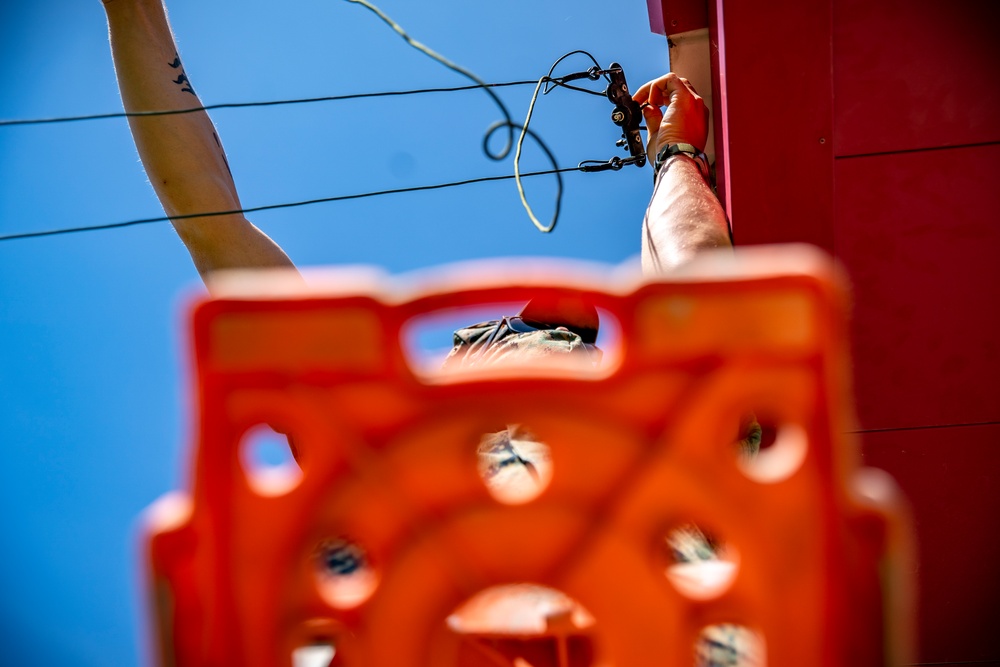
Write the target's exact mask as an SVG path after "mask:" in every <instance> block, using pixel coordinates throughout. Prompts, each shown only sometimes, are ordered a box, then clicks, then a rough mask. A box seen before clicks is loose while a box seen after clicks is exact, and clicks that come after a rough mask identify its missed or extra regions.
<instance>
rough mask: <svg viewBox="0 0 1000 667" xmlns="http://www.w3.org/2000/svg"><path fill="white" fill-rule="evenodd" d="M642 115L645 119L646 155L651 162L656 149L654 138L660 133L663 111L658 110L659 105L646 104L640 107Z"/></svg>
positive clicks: (651, 162)
mask: <svg viewBox="0 0 1000 667" xmlns="http://www.w3.org/2000/svg"><path fill="white" fill-rule="evenodd" d="M642 117H643V119H644V120H645V121H646V155H647V156H649V164H653V158H655V157H656V150H657V142H656V139H657V136H658V135H659V133H660V122H661V121H663V112H662V111H660V107H658V106H654V105H652V104H648V105H646V106H644V107H643V108H642Z"/></svg>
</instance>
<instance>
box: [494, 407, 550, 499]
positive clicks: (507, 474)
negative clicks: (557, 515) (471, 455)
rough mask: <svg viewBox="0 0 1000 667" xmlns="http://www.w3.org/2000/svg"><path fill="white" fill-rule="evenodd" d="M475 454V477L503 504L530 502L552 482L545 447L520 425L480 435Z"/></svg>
mask: <svg viewBox="0 0 1000 667" xmlns="http://www.w3.org/2000/svg"><path fill="white" fill-rule="evenodd" d="M477 453H478V458H479V476H480V477H482V479H483V482H484V483H485V484H486V488H487V490H488V491H489V492H490V495H491V496H493V497H494V498H496V499H497V500H499V501H500V502H502V503H504V504H507V505H520V504H523V503H527V502H530V501H532V500H534V499H535V498H537V497H538V496H539V495H541V493H542V492H543V491H545V489H546V488H547V487H548V485H549V482H551V481H552V454H551V451H550V449H549V446H548V445H546V444H545V443H544V442H541V441H540V440H539V439H538V437H537V436H535V435H534V434H533V433H532V432H531V431H529V430H528V429H526V428H524V427H523V426H520V425H516V424H515V425H510V426H508V427H507V428H506V429H505V430H502V431H497V432H496V433H487V434H485V435H483V437H482V439H481V440H480V442H479V448H478V450H477Z"/></svg>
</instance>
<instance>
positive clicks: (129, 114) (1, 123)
mask: <svg viewBox="0 0 1000 667" xmlns="http://www.w3.org/2000/svg"><path fill="white" fill-rule="evenodd" d="M556 81H558V79H557V80H556ZM536 83H537V81H535V80H532V81H503V82H499V83H482V84H479V83H477V84H476V85H468V86H451V87H445V88H418V89H415V90H389V91H382V92H375V93H349V94H346V95H326V96H323V97H302V98H296V99H289V100H267V101H262V102H224V103H219V104H206V105H205V106H197V107H190V108H188V109H162V110H158V111H119V112H116V113H99V114H89V115H84V116H60V117H54V118H23V119H15V120H0V127H12V126H15V125H46V124H53V123H74V122H78V121H88V120H106V119H110V118H142V117H147V116H176V115H180V114H189V113H196V112H198V111H213V110H215V109H242V108H246V107H273V106H280V105H285V104H312V103H315V102H340V101H343V100H360V99H367V98H371V97H399V96H403V95H422V94H424V93H454V92H459V91H463V90H478V89H480V88H504V87H508V86H526V85H531V86H534V85H535V84H536ZM565 87H566V88H572V89H573V90H583V91H584V92H590V91H586V90H585V89H577V88H575V87H573V86H565Z"/></svg>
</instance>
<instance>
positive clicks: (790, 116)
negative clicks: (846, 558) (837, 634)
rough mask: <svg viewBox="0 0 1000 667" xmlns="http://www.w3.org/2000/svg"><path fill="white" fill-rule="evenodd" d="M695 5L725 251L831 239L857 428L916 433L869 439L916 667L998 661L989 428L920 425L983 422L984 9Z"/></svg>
mask: <svg viewBox="0 0 1000 667" xmlns="http://www.w3.org/2000/svg"><path fill="white" fill-rule="evenodd" d="M669 5H670V0H664V1H663V8H661V12H662V13H663V15H664V16H665V15H666V9H665V8H666V7H668V6H669ZM708 6H709V10H710V21H711V25H710V31H711V34H712V44H713V48H712V57H713V71H714V74H715V77H714V78H715V80H714V81H713V96H714V100H715V106H716V108H715V119H714V122H715V136H716V137H717V140H716V150H717V153H718V162H717V165H716V170H717V174H718V175H719V179H720V184H719V194H720V198H721V199H722V200H723V203H724V205H725V206H726V209H727V211H728V212H729V215H730V218H731V220H732V225H733V232H734V236H735V239H736V241H737V243H738V244H741V245H746V244H754V243H767V242H786V241H791V240H801V241H807V242H811V243H815V244H817V245H820V246H822V247H824V248H828V249H832V250H834V251H835V252H836V254H837V255H838V257H839V258H840V259H841V260H842V261H843V262H844V264H845V265H846V267H847V269H848V271H849V274H850V276H851V279H852V282H853V284H854V294H855V302H856V306H855V310H854V318H853V322H852V327H853V347H854V371H855V388H856V394H857V398H858V412H859V416H860V419H861V423H862V425H863V427H865V428H868V429H872V428H899V427H922V428H918V429H916V430H906V431H894V432H892V433H879V434H872V435H869V436H866V442H867V443H868V448H867V452H868V455H869V456H868V460H869V462H872V463H874V464H876V465H879V466H882V467H884V468H886V469H888V470H890V471H891V472H893V473H894V474H895V475H896V476H897V478H898V479H900V481H901V482H902V484H903V486H904V489H905V490H906V491H907V492H908V493H909V495H910V497H911V499H912V501H913V505H914V511H915V516H916V519H917V529H918V539H919V540H920V544H921V557H922V563H921V565H920V570H919V574H920V589H921V591H922V592H921V602H922V606H921V608H920V614H921V619H922V630H921V635H920V642H921V653H920V655H919V656H918V662H934V663H935V664H946V663H948V664H950V663H952V662H954V663H958V662H963V661H985V660H991V661H996V660H1000V647H998V646H997V645H996V643H995V642H994V641H993V640H992V636H993V628H992V624H991V623H990V622H989V621H992V620H993V619H995V618H996V616H997V614H996V613H995V612H994V611H993V609H994V608H995V607H996V602H995V601H996V600H997V599H998V598H1000V584H998V577H997V576H996V575H995V574H994V573H993V571H994V570H995V569H996V563H998V562H1000V547H998V544H997V538H996V537H995V535H996V534H997V527H998V526H1000V501H998V496H997V492H996V491H995V490H993V487H992V485H991V483H990V480H989V479H988V477H987V476H986V475H984V473H983V471H987V472H994V471H996V470H997V469H998V465H997V464H998V459H997V454H996V452H997V448H998V447H1000V432H998V429H997V426H995V425H994V426H981V427H964V428H937V427H953V426H955V425H960V424H970V423H977V422H996V421H998V420H1000V268H998V266H1000V258H997V256H996V255H997V252H998V249H1000V216H998V215H997V213H996V211H997V209H998V204H1000V195H998V194H997V193H998V191H1000V187H998V186H997V185H996V183H997V182H998V181H1000V85H997V84H998V83H1000V48H998V47H997V43H998V38H997V35H998V33H1000V4H998V3H995V2H980V1H978V0H956V1H953V2H948V3H940V2H930V0H821V1H819V2H802V1H801V0H763V1H761V2H753V3H746V2H737V1H736V0H709V2H708ZM820 139H823V143H820ZM864 156H867V157H864Z"/></svg>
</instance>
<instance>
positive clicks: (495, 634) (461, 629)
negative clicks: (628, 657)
mask: <svg viewBox="0 0 1000 667" xmlns="http://www.w3.org/2000/svg"><path fill="white" fill-rule="evenodd" d="M594 625H595V621H594V617H593V616H592V615H591V614H590V612H588V611H587V610H586V609H585V608H584V607H583V606H582V605H581V604H580V603H579V602H577V601H576V600H574V599H573V598H571V597H570V596H568V595H566V594H565V593H563V592H562V591H558V590H555V589H553V588H548V587H545V586H539V585H536V584H507V585H502V586H493V587H491V588H487V589H486V590H483V591H480V592H479V593H476V594H475V595H473V596H472V597H470V598H469V599H468V600H466V601H465V602H463V603H462V604H461V605H459V606H458V607H457V608H456V609H455V611H453V612H452V613H451V615H449V616H448V618H447V626H448V629H449V630H451V631H452V632H454V633H455V634H457V635H459V637H460V643H459V649H458V660H457V661H456V665H457V667H481V666H482V665H491V666H496V667H504V666H508V667H542V666H545V667H549V666H551V667H590V666H591V665H593V664H594V659H595V654H596V651H595V639H594V636H593V628H594Z"/></svg>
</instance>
